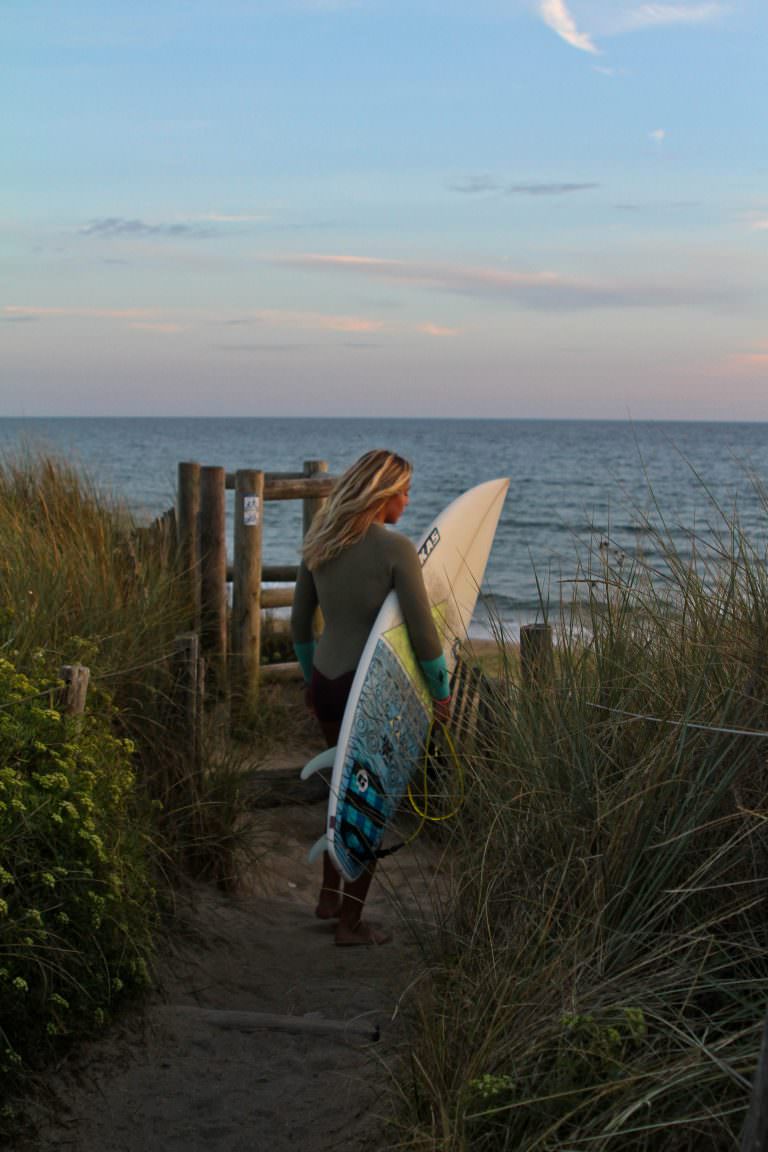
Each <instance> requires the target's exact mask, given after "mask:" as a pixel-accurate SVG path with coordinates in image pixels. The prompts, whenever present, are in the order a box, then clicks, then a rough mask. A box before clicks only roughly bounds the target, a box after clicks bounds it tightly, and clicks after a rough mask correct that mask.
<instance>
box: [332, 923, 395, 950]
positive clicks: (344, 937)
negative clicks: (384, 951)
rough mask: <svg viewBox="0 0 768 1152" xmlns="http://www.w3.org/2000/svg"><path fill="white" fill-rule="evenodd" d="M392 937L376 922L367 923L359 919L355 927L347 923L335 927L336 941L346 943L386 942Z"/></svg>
mask: <svg viewBox="0 0 768 1152" xmlns="http://www.w3.org/2000/svg"><path fill="white" fill-rule="evenodd" d="M391 939H392V934H391V933H390V932H386V931H385V930H384V929H383V928H381V927H380V926H379V925H378V924H369V923H368V922H367V921H365V920H361V921H360V922H359V924H357V926H356V927H354V928H350V927H349V925H348V924H339V926H338V928H337V929H336V943H337V944H341V945H345V946H346V945H348V944H386V943H387V942H388V941H389V940H391Z"/></svg>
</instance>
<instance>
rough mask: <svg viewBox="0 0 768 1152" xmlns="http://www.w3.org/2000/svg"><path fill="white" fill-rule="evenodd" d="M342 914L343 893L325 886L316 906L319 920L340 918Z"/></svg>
mask: <svg viewBox="0 0 768 1152" xmlns="http://www.w3.org/2000/svg"><path fill="white" fill-rule="evenodd" d="M340 914H341V893H340V892H332V891H330V890H329V889H328V888H323V889H322V890H321V892H320V896H319V898H318V901H317V906H316V908H315V916H317V918H318V920H338V918H339V916H340Z"/></svg>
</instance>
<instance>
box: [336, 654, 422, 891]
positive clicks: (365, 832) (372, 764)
mask: <svg viewBox="0 0 768 1152" xmlns="http://www.w3.org/2000/svg"><path fill="white" fill-rule="evenodd" d="M429 722H430V716H429V713H428V711H427V709H426V708H425V706H424V704H423V703H422V701H421V700H420V699H419V697H418V695H417V693H416V692H415V691H414V688H413V682H412V681H411V679H410V678H409V677H408V675H407V673H406V671H405V669H404V668H403V666H402V664H401V663H400V661H399V660H398V659H397V657H396V656H395V654H394V652H393V651H392V649H391V648H390V647H389V645H388V644H387V643H386V641H385V640H384V639H380V640H379V642H378V644H377V645H376V650H375V651H374V654H373V657H372V659H371V663H370V665H369V668H368V674H367V676H366V678H365V681H364V683H363V689H362V692H361V694H360V697H359V699H358V702H357V707H356V709H355V717H354V728H353V730H352V734H351V737H350V742H349V746H348V748H347V755H346V757H345V760H344V768H343V771H342V777H341V785H340V788H339V802H338V807H337V809H336V819H335V827H334V849H335V852H336V857H337V860H338V862H339V864H340V866H341V868H342V871H343V872H344V874H345V875H346V876H347V878H348V879H350V880H354V879H356V878H357V877H358V876H359V875H360V874H361V872H362V871H363V870H364V868H365V867H366V865H367V864H369V863H370V862H371V861H372V860H373V859H375V856H376V852H377V850H378V848H379V847H380V845H381V841H382V838H383V836H384V830H385V828H386V825H387V824H388V823H389V821H390V819H391V817H392V814H393V812H394V811H395V809H396V808H397V806H398V804H399V802H400V800H401V798H402V796H403V795H404V793H405V791H406V788H407V786H408V781H409V780H410V778H411V776H412V775H413V773H414V772H415V770H416V768H417V766H418V764H419V763H420V760H421V756H422V754H423V749H424V741H425V740H426V737H427V732H428V730H429Z"/></svg>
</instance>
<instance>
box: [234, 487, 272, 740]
mask: <svg viewBox="0 0 768 1152" xmlns="http://www.w3.org/2000/svg"><path fill="white" fill-rule="evenodd" d="M263 522H264V473H263V472H258V471H255V470H254V469H250V468H244V469H241V470H240V471H238V472H237V473H236V475H235V556H234V572H233V583H232V652H233V655H234V656H235V657H236V659H237V679H238V687H237V696H238V705H239V706H240V708H241V710H242V714H243V717H244V718H245V719H247V718H248V717H249V716H250V715H252V714H253V712H254V710H255V706H256V701H257V699H258V693H259V665H260V663H261V566H262V557H261V543H262V533H263Z"/></svg>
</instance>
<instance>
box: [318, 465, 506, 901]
mask: <svg viewBox="0 0 768 1152" xmlns="http://www.w3.org/2000/svg"><path fill="white" fill-rule="evenodd" d="M508 487H509V480H507V479H506V478H505V479H499V480H489V481H487V482H486V483H485V484H479V485H478V486H477V487H476V488H471V489H470V490H469V491H468V492H465V493H464V494H463V495H462V496H459V497H458V499H456V500H454V501H453V503H452V504H449V505H448V507H447V508H446V509H445V510H444V511H443V512H441V513H440V515H439V516H438V517H437V519H436V520H435V521H434V522H433V523H432V525H431V526H430V527H429V528H428V529H427V532H426V533H425V535H424V537H423V539H422V541H421V543H420V545H419V557H420V559H421V563H422V569H423V573H424V583H425V585H426V589H427V594H428V596H429V599H430V601H431V604H432V611H433V614H434V617H435V623H436V624H437V627H438V631H439V633H440V636H441V639H442V642H443V651H444V653H445V657H446V660H447V663H448V671H449V673H450V672H452V670H453V667H454V665H455V663H456V653H457V650H458V648H459V647H460V645H461V643H462V641H463V640H465V639H466V636H467V632H468V629H469V624H470V621H471V619H472V614H473V613H474V610H475V605H476V603H477V597H478V593H479V591H480V586H481V584H482V580H483V575H484V573H485V566H486V564H487V561H488V556H489V554H490V551H491V545H492V544H493V538H494V535H495V532H496V525H497V524H498V520H499V516H500V514H501V509H502V506H503V504H504V498H505V496H506V493H507V488H508ZM431 718H432V703H431V698H430V695H429V690H428V688H427V685H426V682H425V680H424V676H423V674H422V672H421V669H420V668H419V665H418V662H417V660H416V657H415V655H414V652H413V648H412V647H411V642H410V638H409V636H408V630H407V628H406V625H405V622H404V620H403V616H402V612H401V610H400V604H399V602H398V599H397V594H396V593H395V592H394V591H393V592H390V593H389V595H388V596H387V598H386V600H385V601H384V603H383V604H382V606H381V609H380V610H379V614H378V616H377V618H376V621H375V623H374V625H373V628H372V629H371V633H370V636H369V637H368V641H367V643H366V645H365V648H364V649H363V653H362V656H361V657H360V661H359V663H358V666H357V672H356V673H355V678H354V681H353V683H352V689H351V691H350V694H349V699H348V701H347V707H346V710H345V712H344V718H343V720H342V724H341V732H340V734H339V742H338V744H337V746H336V750H335V755H334V759H333V772H332V775H331V785H330V796H329V801H328V818H327V823H326V831H325V835H324V836H323V837H321V840H320V841H318V844H317V845H316V846H315V847H316V848H317V854H319V852H320V850H321V846H322V848H323V849H324V848H327V850H328V852H329V853H330V855H331V857H332V858H333V860H334V862H335V864H336V865H337V867H338V868H339V870H340V871H341V872H342V874H343V875H344V876H345V877H346V878H347V879H348V880H354V879H356V878H357V877H358V876H359V875H360V874H361V873H362V872H363V871H364V869H365V868H366V867H367V866H368V865H369V864H370V863H371V861H372V860H374V859H375V858H376V853H377V851H378V848H379V845H380V843H381V840H382V837H383V835H384V829H385V828H386V825H387V823H388V822H389V820H390V818H391V816H392V814H393V812H394V811H395V809H396V807H397V805H398V803H399V801H400V799H401V797H402V796H403V794H404V793H405V790H406V788H407V786H408V781H409V779H410V778H411V776H412V775H413V773H414V771H415V770H416V767H417V765H418V764H419V762H420V759H421V757H422V755H423V750H424V745H425V742H426V739H427V736H428V733H429V727H430V723H431ZM317 759H318V761H320V762H321V763H322V766H323V767H326V766H327V765H328V753H326V754H324V755H323V756H322V758H321V757H318V758H317ZM313 767H314V764H313V762H310V764H308V765H307V767H306V768H305V770H304V772H303V773H302V777H303V778H304V779H306V776H307V775H310V774H311V771H312V769H313ZM313 851H314V850H313Z"/></svg>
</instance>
